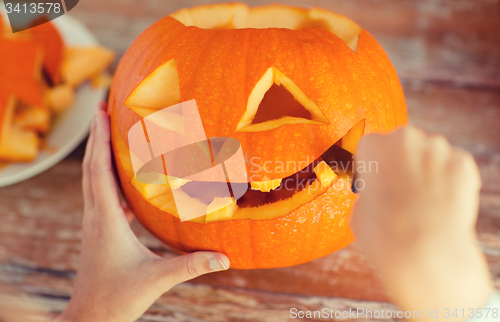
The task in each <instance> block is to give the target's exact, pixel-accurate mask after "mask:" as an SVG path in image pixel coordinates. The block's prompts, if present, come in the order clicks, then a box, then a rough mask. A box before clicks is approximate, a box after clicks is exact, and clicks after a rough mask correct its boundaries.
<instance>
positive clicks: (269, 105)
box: [252, 84, 312, 124]
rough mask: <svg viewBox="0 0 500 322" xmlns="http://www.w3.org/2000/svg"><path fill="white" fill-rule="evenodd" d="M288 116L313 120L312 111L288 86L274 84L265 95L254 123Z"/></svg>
mask: <svg viewBox="0 0 500 322" xmlns="http://www.w3.org/2000/svg"><path fill="white" fill-rule="evenodd" d="M286 116H289V117H295V118H302V119H306V120H312V116H311V112H309V111H308V110H306V109H305V107H304V106H302V104H300V103H299V102H298V101H297V100H296V99H295V98H294V97H293V95H292V94H291V93H290V92H289V91H287V89H286V88H284V87H283V86H278V85H276V84H273V86H271V88H270V89H269V90H268V91H267V93H266V94H265V95H264V98H263V99H262V102H261V103H260V105H259V109H258V110H257V113H256V114H255V117H254V119H253V121H252V124H258V123H263V122H267V121H272V120H278V119H280V118H282V117H286Z"/></svg>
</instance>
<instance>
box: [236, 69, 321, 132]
mask: <svg viewBox="0 0 500 322" xmlns="http://www.w3.org/2000/svg"><path fill="white" fill-rule="evenodd" d="M286 124H329V122H328V119H327V118H326V117H325V115H324V114H323V112H321V110H320V108H319V107H318V106H317V105H316V103H314V102H313V101H312V100H310V99H309V98H308V97H307V96H306V94H304V92H303V91H302V90H301V89H300V88H299V87H298V86H297V85H296V84H295V83H294V82H293V81H292V80H291V79H290V78H288V77H287V76H286V75H285V74H283V73H282V72H281V71H279V70H278V69H277V68H275V67H271V68H269V69H268V70H267V71H266V73H265V74H264V75H263V76H262V78H261V79H260V80H259V81H258V82H257V84H256V85H255V87H254V89H253V90H252V92H251V93H250V97H249V98H248V103H247V109H246V111H245V114H243V116H242V117H241V120H240V122H239V123H238V125H237V128H236V131H239V132H260V131H267V130H272V129H275V128H277V127H280V126H282V125H286Z"/></svg>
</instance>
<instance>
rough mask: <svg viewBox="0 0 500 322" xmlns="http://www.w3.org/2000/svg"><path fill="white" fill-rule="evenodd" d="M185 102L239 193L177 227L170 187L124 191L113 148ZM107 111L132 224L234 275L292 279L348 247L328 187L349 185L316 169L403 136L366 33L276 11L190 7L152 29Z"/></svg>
mask: <svg viewBox="0 0 500 322" xmlns="http://www.w3.org/2000/svg"><path fill="white" fill-rule="evenodd" d="M192 99H195V100H196V103H197V106H198V111H199V114H200V117H201V120H202V122H203V127H204V129H205V133H206V135H207V137H231V138H235V139H237V140H238V141H239V142H240V144H241V148H242V150H243V153H244V155H245V160H246V167H247V174H248V178H249V179H248V181H249V182H247V183H245V184H248V185H249V190H248V191H247V192H246V193H245V195H243V197H241V198H240V199H238V200H234V199H233V200H229V201H227V204H225V205H224V207H223V208H222V209H219V208H220V207H218V208H217V209H219V210H217V211H214V212H213V213H210V212H208V211H207V214H202V215H203V216H202V217H199V218H197V219H195V220H193V221H190V222H180V220H179V219H178V215H177V212H176V207H175V202H174V201H173V198H172V197H171V194H169V189H172V187H170V186H168V185H161V184H156V185H151V184H149V185H148V184H145V183H141V182H139V181H138V180H137V178H135V177H134V172H133V170H132V167H131V165H130V155H129V153H130V152H129V148H128V143H127V137H128V136H127V135H128V131H129V129H130V128H131V126H133V124H135V123H136V122H138V121H140V120H141V119H142V118H143V117H146V116H148V115H150V114H152V113H154V112H156V111H158V110H160V109H163V108H166V107H168V106H171V105H174V104H177V103H180V102H184V101H189V100H192ZM109 103H110V104H109V107H110V114H111V116H112V142H113V150H114V152H115V161H116V164H117V169H118V174H119V177H120V181H121V185H122V189H123V191H124V194H125V196H126V198H127V200H128V202H129V204H130V206H131V208H132V209H133V210H134V212H135V213H136V216H137V218H138V220H139V221H140V222H141V223H142V224H143V225H144V226H145V227H146V228H147V229H148V230H149V231H151V232H152V233H153V234H154V235H156V236H157V237H158V238H159V239H161V240H162V241H164V242H165V243H167V244H168V245H170V246H172V247H173V248H175V249H178V250H180V251H185V252H189V251H194V250H214V251H222V252H224V253H225V254H226V255H228V256H229V258H230V260H231V263H232V267H236V268H258V267H279V266H289V265H294V264H298V263H302V262H306V261H309V260H312V259H314V258H318V257H321V256H324V255H326V254H328V253H330V252H333V251H335V250H338V249H340V248H342V247H344V246H346V245H347V244H349V243H350V242H351V241H352V234H351V232H350V230H349V228H348V220H347V219H348V216H349V213H350V209H351V207H352V204H353V202H354V200H355V196H354V194H353V193H352V192H351V191H350V184H343V185H339V184H342V183H344V182H348V181H349V180H348V179H349V176H350V175H351V173H350V171H348V170H346V169H342V168H337V169H332V168H331V167H329V166H328V165H327V164H326V163H325V162H324V161H327V162H328V161H330V160H328V159H329V158H332V159H334V160H340V159H345V157H346V156H345V155H344V156H343V155H342V153H341V152H339V153H340V154H338V155H332V154H331V151H332V149H331V147H332V145H334V144H337V145H339V146H341V147H342V148H343V149H345V150H347V151H349V152H351V153H353V154H354V153H355V149H356V146H357V142H358V141H359V139H360V138H361V136H362V135H363V134H367V133H373V132H387V131H390V130H392V129H394V128H396V127H398V126H401V125H404V124H406V122H407V116H406V104H405V100H404V95H403V92H402V89H401V85H400V83H399V80H398V78H397V75H396V73H395V71H394V68H393V67H392V65H391V63H390V61H389V59H388V58H387V56H386V54H385V53H384V51H383V49H382V48H381V47H380V45H379V44H378V43H377V41H376V40H375V39H374V38H373V37H372V36H371V35H370V34H369V33H368V32H366V31H365V30H362V29H361V28H360V27H359V26H358V25H357V24H356V23H354V22H353V21H351V20H349V19H347V18H345V17H343V16H340V15H337V14H334V13H332V12H330V11H327V10H323V9H316V8H314V9H311V10H306V9H302V8H292V7H287V6H281V5H272V6H265V7H255V8H249V7H247V6H246V5H244V4H221V5H211V6H202V7H195V8H192V9H183V10H181V11H178V12H176V13H174V14H172V15H171V16H169V17H166V18H164V19H162V20H160V21H158V22H157V23H155V24H154V25H153V26H151V27H150V28H149V29H147V30H146V31H145V32H144V33H143V34H142V35H140V36H139V37H138V38H137V39H136V41H135V42H134V43H133V44H132V46H131V47H130V48H129V50H128V51H127V53H126V54H125V55H124V57H123V59H122V61H121V62H120V65H119V67H118V70H117V73H116V76H115V79H114V82H113V86H112V90H111V95H110V101H109ZM334 150H335V149H334ZM340 151H341V150H340ZM348 156H349V157H350V155H348ZM301 170H302V171H301ZM178 186H182V187H181V189H185V190H186V191H187V190H189V183H186V182H182V180H179V184H178ZM339 187H341V188H339ZM198 197H199V196H198ZM193 198H194V199H197V200H194V202H202V201H203V198H202V197H199V198H196V197H193ZM209 208H210V207H209Z"/></svg>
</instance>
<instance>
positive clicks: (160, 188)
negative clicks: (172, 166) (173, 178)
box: [130, 176, 168, 199]
mask: <svg viewBox="0 0 500 322" xmlns="http://www.w3.org/2000/svg"><path fill="white" fill-rule="evenodd" d="M130 184H132V186H133V187H134V188H136V189H137V191H139V193H140V194H141V195H143V196H144V198H146V199H151V198H154V197H156V196H159V195H161V194H163V193H165V192H166V191H167V190H168V186H167V185H165V184H149V183H143V182H140V181H139V180H137V177H136V176H134V177H133V178H132V180H131V181H130Z"/></svg>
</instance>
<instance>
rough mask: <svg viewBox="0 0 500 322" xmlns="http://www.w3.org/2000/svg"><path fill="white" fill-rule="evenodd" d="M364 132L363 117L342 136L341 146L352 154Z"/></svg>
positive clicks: (354, 152) (355, 150)
mask: <svg viewBox="0 0 500 322" xmlns="http://www.w3.org/2000/svg"><path fill="white" fill-rule="evenodd" d="M364 133H365V119H362V120H361V121H359V122H358V123H356V125H354V126H353V127H352V128H351V129H350V130H349V132H347V133H346V135H344V136H343V137H342V144H341V147H342V148H343V149H344V150H347V151H349V152H351V153H352V154H356V152H357V150H358V144H359V141H360V140H361V138H362V137H363V134H364Z"/></svg>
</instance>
